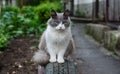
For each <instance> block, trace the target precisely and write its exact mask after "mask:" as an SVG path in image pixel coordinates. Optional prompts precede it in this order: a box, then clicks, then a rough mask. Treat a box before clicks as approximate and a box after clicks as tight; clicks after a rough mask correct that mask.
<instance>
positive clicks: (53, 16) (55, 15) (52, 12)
mask: <svg viewBox="0 0 120 74" xmlns="http://www.w3.org/2000/svg"><path fill="white" fill-rule="evenodd" d="M51 17H52V18H53V19H55V18H57V13H56V11H55V10H53V9H52V10H51Z"/></svg>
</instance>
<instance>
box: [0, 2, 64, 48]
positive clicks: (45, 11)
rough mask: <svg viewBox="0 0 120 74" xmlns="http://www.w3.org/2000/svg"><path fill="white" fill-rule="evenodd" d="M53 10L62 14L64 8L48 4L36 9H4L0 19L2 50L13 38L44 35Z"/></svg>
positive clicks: (28, 7)
mask: <svg viewBox="0 0 120 74" xmlns="http://www.w3.org/2000/svg"><path fill="white" fill-rule="evenodd" d="M51 9H54V10H56V11H57V12H60V11H61V10H62V6H61V5H60V4H59V3H57V2H53V3H50V2H46V3H42V4H40V5H38V6H35V7H33V6H23V7H22V8H19V7H17V6H6V7H2V8H1V11H2V12H1V14H2V15H1V17H0V50H3V48H4V47H5V46H6V45H7V42H8V40H9V39H11V38H14V37H18V36H33V35H40V34H42V33H43V31H44V30H45V28H46V22H47V20H48V19H49V17H50V10H51Z"/></svg>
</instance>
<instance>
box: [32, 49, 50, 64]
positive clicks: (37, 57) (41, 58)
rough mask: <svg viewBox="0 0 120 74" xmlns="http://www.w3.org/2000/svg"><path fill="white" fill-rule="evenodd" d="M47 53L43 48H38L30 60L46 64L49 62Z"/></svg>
mask: <svg viewBox="0 0 120 74" xmlns="http://www.w3.org/2000/svg"><path fill="white" fill-rule="evenodd" d="M49 58H50V57H49V55H48V54H47V52H46V51H44V50H39V51H37V52H35V54H34V56H33V58H32V61H34V62H35V63H38V64H40V65H46V64H47V63H48V62H49Z"/></svg>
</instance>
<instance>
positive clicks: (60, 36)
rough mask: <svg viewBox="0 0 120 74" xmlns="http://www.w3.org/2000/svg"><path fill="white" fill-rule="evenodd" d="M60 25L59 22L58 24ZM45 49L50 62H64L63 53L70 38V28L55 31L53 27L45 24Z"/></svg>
mask: <svg viewBox="0 0 120 74" xmlns="http://www.w3.org/2000/svg"><path fill="white" fill-rule="evenodd" d="M60 25H61V24H60ZM45 38H46V43H47V51H48V53H49V54H50V60H49V61H50V62H56V61H57V62H58V63H64V54H65V51H66V49H67V46H68V44H69V41H70V39H71V30H70V27H68V28H67V29H66V30H65V31H62V32H61V31H56V29H55V28H53V27H51V26H49V25H48V26H47V30H46V32H45Z"/></svg>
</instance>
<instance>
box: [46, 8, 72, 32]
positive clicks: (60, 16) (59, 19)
mask: <svg viewBox="0 0 120 74" xmlns="http://www.w3.org/2000/svg"><path fill="white" fill-rule="evenodd" d="M69 14H70V11H69V10H65V11H64V12H63V13H57V12H56V11H55V10H51V18H50V19H49V20H48V22H47V24H48V25H49V26H50V27H52V28H53V29H55V30H57V31H65V30H66V29H68V28H69V27H70V18H69Z"/></svg>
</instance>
